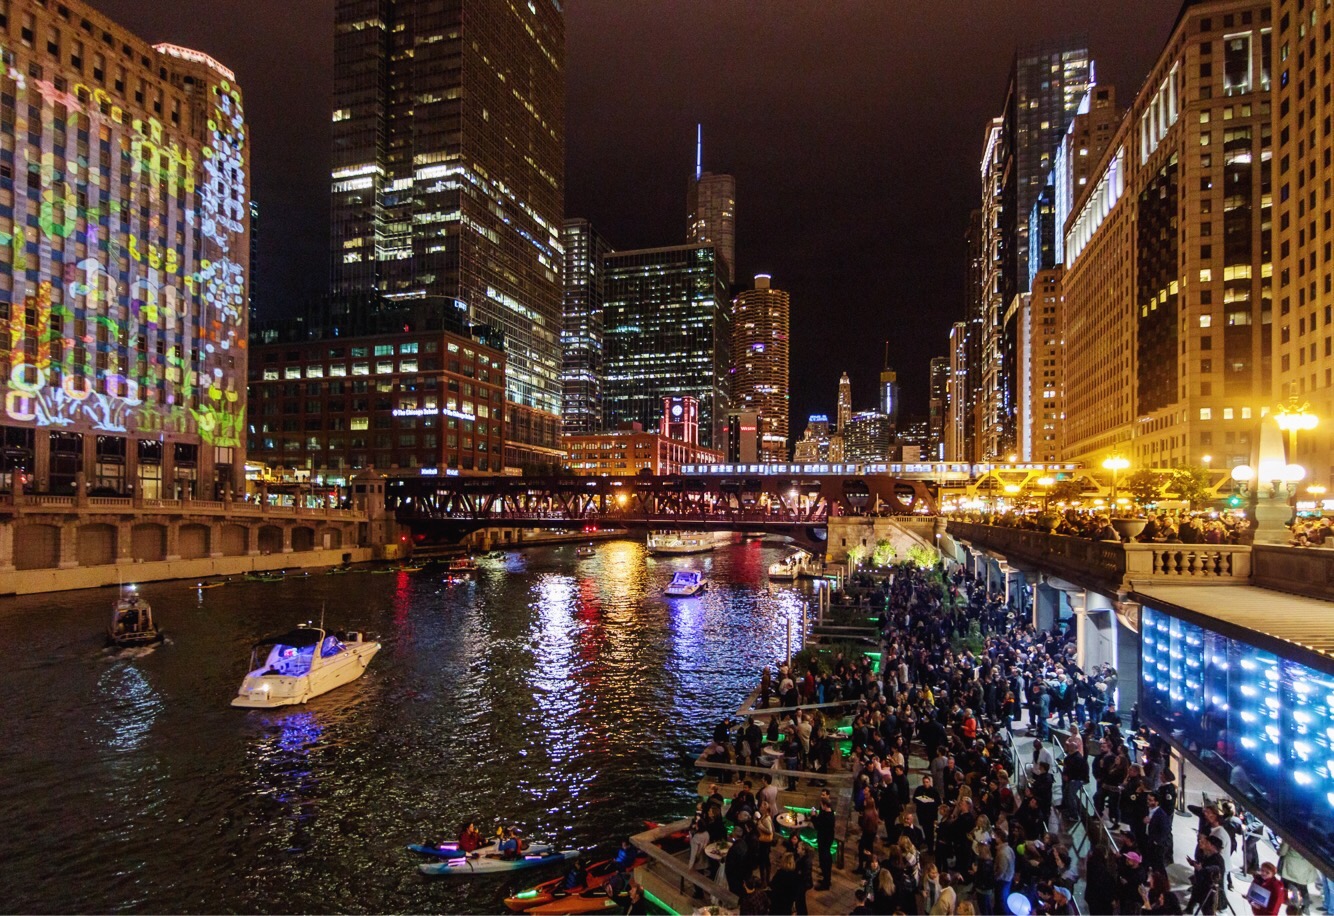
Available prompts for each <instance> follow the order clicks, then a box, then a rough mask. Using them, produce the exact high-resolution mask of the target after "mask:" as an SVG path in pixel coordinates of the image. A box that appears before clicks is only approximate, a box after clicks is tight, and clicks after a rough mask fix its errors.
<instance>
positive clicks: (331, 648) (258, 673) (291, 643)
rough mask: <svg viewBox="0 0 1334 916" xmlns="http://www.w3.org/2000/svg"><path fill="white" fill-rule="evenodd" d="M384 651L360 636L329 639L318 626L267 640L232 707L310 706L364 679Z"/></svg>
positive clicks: (260, 644) (252, 660) (258, 645)
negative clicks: (371, 663)
mask: <svg viewBox="0 0 1334 916" xmlns="http://www.w3.org/2000/svg"><path fill="white" fill-rule="evenodd" d="M379 651H380V644H379V643H378V642H368V641H367V640H365V639H364V638H363V637H362V634H360V633H348V634H346V635H344V634H329V633H326V632H325V631H324V629H323V628H322V627H317V626H314V625H312V624H306V625H304V626H300V627H297V628H296V629H295V630H291V631H289V632H287V633H283V634H281V635H279V636H270V637H269V638H268V639H261V640H260V641H259V642H257V643H255V646H254V648H253V649H252V650H251V653H250V673H249V674H247V675H246V677H245V680H244V681H243V682H242V683H241V689H240V690H239V691H238V692H237V694H236V697H235V699H233V700H232V705H233V706H246V707H249V708H251V709H272V708H273V707H275V706H288V705H291V704H294V703H305V702H306V701H307V700H310V699H312V698H313V697H317V696H319V695H321V694H324V693H328V692H329V691H330V690H333V689H334V688H335V687H341V686H343V685H344V684H346V683H348V682H349V681H355V680H356V679H357V678H359V677H361V675H362V673H363V672H364V671H365V670H366V666H367V665H368V664H370V661H371V659H372V658H373V657H374V656H375V653H376V652H379Z"/></svg>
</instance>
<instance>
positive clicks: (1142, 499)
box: [1125, 468, 1163, 506]
mask: <svg viewBox="0 0 1334 916" xmlns="http://www.w3.org/2000/svg"><path fill="white" fill-rule="evenodd" d="M1125 487H1126V491H1127V492H1129V493H1130V495H1131V496H1133V497H1135V502H1137V503H1139V504H1140V505H1141V506H1144V505H1148V504H1149V503H1151V502H1153V501H1154V500H1156V499H1158V498H1159V497H1160V496H1161V495H1162V488H1163V478H1162V475H1161V474H1159V473H1158V472H1157V471H1153V470H1150V469H1149V468H1140V469H1139V470H1138V471H1136V472H1135V473H1133V474H1131V475H1130V476H1129V477H1127V478H1126V483H1125Z"/></svg>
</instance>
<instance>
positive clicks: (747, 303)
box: [732, 274, 791, 462]
mask: <svg viewBox="0 0 1334 916" xmlns="http://www.w3.org/2000/svg"><path fill="white" fill-rule="evenodd" d="M790 315H791V303H790V301H789V299H788V295H787V293H785V292H783V291H782V290H779V289H774V288H773V287H772V286H771V285H770V278H769V275H768V274H756V276H755V288H754V289H748V290H745V291H744V292H742V293H741V295H739V296H737V299H736V304H735V307H734V309H733V315H732V366H733V375H732V407H733V409H735V410H742V411H751V410H753V411H756V412H758V413H759V426H760V456H759V458H760V461H763V462H784V461H786V460H787V434H788V417H787V412H788V397H789V392H788V372H789V346H788V327H789V322H790Z"/></svg>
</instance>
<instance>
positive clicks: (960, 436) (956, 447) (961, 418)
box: [945, 321, 972, 461]
mask: <svg viewBox="0 0 1334 916" xmlns="http://www.w3.org/2000/svg"><path fill="white" fill-rule="evenodd" d="M945 391H946V394H945V460H946V461H966V460H967V458H966V457H965V456H966V455H967V454H968V439H967V436H966V430H967V428H968V409H969V401H970V395H971V391H972V388H971V387H970V386H969V384H968V323H967V322H964V321H956V322H954V324H953V326H952V327H951V328H950V375H949V381H948V382H947V383H946V388H945Z"/></svg>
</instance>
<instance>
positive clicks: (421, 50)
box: [330, 0, 565, 463]
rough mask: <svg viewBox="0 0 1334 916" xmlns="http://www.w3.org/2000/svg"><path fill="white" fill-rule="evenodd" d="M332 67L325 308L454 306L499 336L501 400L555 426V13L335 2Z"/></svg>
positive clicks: (559, 141)
mask: <svg viewBox="0 0 1334 916" xmlns="http://www.w3.org/2000/svg"><path fill="white" fill-rule="evenodd" d="M334 60H335V61H336V64H335V70H334V99H333V162H332V173H331V176H330V177H331V182H332V184H331V191H332V195H333V201H332V290H333V293H334V295H335V297H339V296H347V297H355V296H358V295H360V296H366V295H368V294H372V295H373V294H378V295H380V296H384V297H388V298H390V299H414V298H423V297H443V298H444V299H446V300H449V299H452V300H454V301H455V302H457V303H459V304H461V306H462V307H464V308H466V309H467V312H468V316H469V318H470V319H471V320H472V321H473V322H474V323H476V324H484V325H489V326H492V327H493V328H495V329H496V330H497V331H500V332H503V334H504V344H505V352H506V360H507V368H508V371H507V374H506V394H507V398H508V400H509V401H510V402H511V403H512V404H513V405H515V406H516V407H520V408H527V409H531V410H536V411H541V412H545V414H547V415H548V416H547V419H550V420H552V421H554V420H555V419H556V416H555V415H556V414H558V413H559V412H560V409H561V396H562V390H561V348H560V330H561V278H560V272H561V267H562V265H561V262H560V248H561V241H560V232H561V226H562V223H563V221H564V185H563V181H564V174H565V72H564V66H565V18H564V14H563V13H562V11H561V3H560V2H559V0H530V2H525V3H499V2H495V0H454V2H451V3H439V2H437V0H338V2H337V4H336V8H335V31H334ZM509 413H510V411H507V414H509ZM493 417H494V414H493ZM513 419H514V418H513V417H511V416H507V417H506V422H507V423H510V424H511V425H513V426H522V427H523V428H529V427H530V426H534V425H535V424H530V423H529V422H528V421H523V422H522V423H520V424H513V423H512V421H513ZM542 425H543V426H545V425H546V424H545V423H543V424H542ZM506 461H507V463H509V456H508V455H507V459H506Z"/></svg>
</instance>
